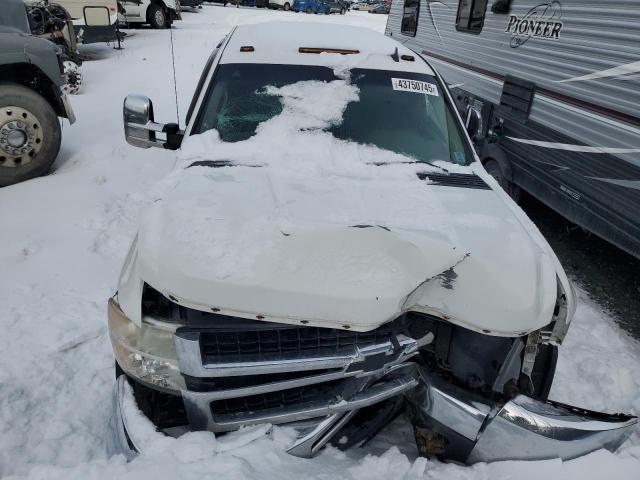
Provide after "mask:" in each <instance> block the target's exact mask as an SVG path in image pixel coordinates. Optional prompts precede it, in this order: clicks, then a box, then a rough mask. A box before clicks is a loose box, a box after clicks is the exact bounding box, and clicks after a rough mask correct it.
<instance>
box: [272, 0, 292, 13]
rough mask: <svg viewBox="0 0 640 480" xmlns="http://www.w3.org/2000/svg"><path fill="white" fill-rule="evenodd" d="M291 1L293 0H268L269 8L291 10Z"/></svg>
mask: <svg viewBox="0 0 640 480" xmlns="http://www.w3.org/2000/svg"><path fill="white" fill-rule="evenodd" d="M293 1H294V0H269V8H271V9H273V10H276V9H280V8H281V9H282V10H284V11H286V12H288V11H289V10H291V5H292V4H293Z"/></svg>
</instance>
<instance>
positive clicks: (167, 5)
mask: <svg viewBox="0 0 640 480" xmlns="http://www.w3.org/2000/svg"><path fill="white" fill-rule="evenodd" d="M118 1H119V2H120V5H122V7H123V8H124V14H123V15H122V20H123V21H125V22H126V23H128V24H134V25H136V24H149V25H151V27H152V28H169V27H170V26H171V24H172V23H173V21H174V20H180V19H181V18H182V17H181V16H180V2H179V1H178V0H118Z"/></svg>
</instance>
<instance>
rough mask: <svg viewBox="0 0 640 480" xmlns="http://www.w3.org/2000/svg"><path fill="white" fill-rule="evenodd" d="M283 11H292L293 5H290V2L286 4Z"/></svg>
mask: <svg viewBox="0 0 640 480" xmlns="http://www.w3.org/2000/svg"><path fill="white" fill-rule="evenodd" d="M282 9H283V10H284V11H285V12H288V11H289V10H291V5H289V2H285V4H284V7H282Z"/></svg>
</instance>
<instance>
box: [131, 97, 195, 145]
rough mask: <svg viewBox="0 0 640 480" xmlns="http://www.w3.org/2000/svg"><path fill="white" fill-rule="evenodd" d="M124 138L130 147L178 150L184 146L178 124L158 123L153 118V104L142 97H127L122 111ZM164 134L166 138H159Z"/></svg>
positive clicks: (182, 134)
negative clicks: (160, 134) (159, 134)
mask: <svg viewBox="0 0 640 480" xmlns="http://www.w3.org/2000/svg"><path fill="white" fill-rule="evenodd" d="M122 116H123V119H124V136H125V138H126V139H127V143H128V144H129V145H133V146H134V147H141V148H150V147H158V148H166V149H169V150H177V149H178V148H180V145H181V144H182V138H183V136H184V133H183V132H182V131H180V128H179V126H178V124H176V123H167V124H162V123H156V122H155V121H154V116H153V102H151V100H149V99H148V98H147V97H145V96H142V95H127V98H125V99H124V106H123V109H122ZM158 133H162V134H164V136H165V138H164V139H163V138H158V137H157V135H156V134H158Z"/></svg>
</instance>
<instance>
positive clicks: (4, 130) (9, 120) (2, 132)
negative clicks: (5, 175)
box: [0, 105, 42, 168]
mask: <svg viewBox="0 0 640 480" xmlns="http://www.w3.org/2000/svg"><path fill="white" fill-rule="evenodd" d="M40 149H42V128H41V126H40V121H39V120H38V118H37V117H36V116H35V115H34V114H33V113H31V112H30V111H29V110H26V109H24V108H22V107H16V106H12V105H9V106H6V107H0V167H11V168H16V167H21V166H23V165H26V164H27V163H29V162H30V161H31V160H33V159H34V158H35V156H36V155H37V154H38V152H40Z"/></svg>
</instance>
